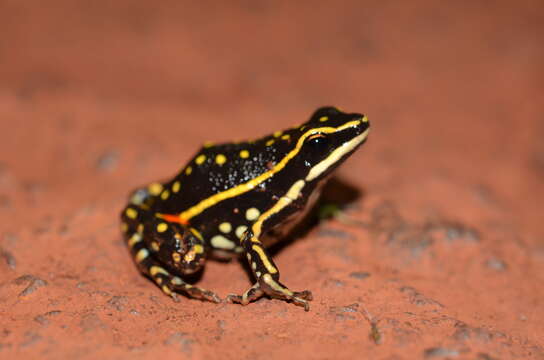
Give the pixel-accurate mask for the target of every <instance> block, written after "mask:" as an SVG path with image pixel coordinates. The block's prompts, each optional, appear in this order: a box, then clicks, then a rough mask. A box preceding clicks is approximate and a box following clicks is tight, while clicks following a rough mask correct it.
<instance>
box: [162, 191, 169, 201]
mask: <svg viewBox="0 0 544 360" xmlns="http://www.w3.org/2000/svg"><path fill="white" fill-rule="evenodd" d="M169 196H170V191H168V190H164V191H163V192H162V194H161V199H163V200H166V199H168V197H169Z"/></svg>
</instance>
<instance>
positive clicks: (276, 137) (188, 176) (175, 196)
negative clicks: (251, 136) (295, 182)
mask: <svg viewBox="0 0 544 360" xmlns="http://www.w3.org/2000/svg"><path fill="white" fill-rule="evenodd" d="M285 135H286V134H284V133H283V132H281V133H280V132H277V133H275V134H273V135H270V136H266V137H263V138H261V139H257V140H255V141H247V142H239V143H225V144H218V145H204V146H203V147H202V148H201V149H200V150H199V151H198V152H197V153H196V154H195V156H194V157H193V158H192V159H191V160H190V161H189V162H188V163H187V165H186V166H185V167H184V168H183V169H182V170H181V171H180V172H179V173H178V174H177V175H176V176H175V177H174V178H173V179H172V180H170V181H169V182H167V183H166V184H164V189H165V190H164V191H168V192H167V194H168V196H166V195H164V192H163V194H161V195H162V196H160V199H158V200H159V201H158V202H157V203H156V206H157V207H160V212H163V213H170V214H175V213H180V212H183V211H185V210H187V209H188V208H190V207H192V206H194V205H196V204H198V203H199V202H201V201H202V200H203V199H209V198H212V197H213V195H215V194H218V193H224V192H226V191H228V190H231V189H234V188H236V187H237V186H238V185H240V184H245V183H247V182H250V181H251V180H253V179H255V178H258V177H259V176H261V175H262V174H264V173H266V172H267V171H269V170H270V169H271V168H272V167H274V166H275V165H276V164H277V162H278V161H279V160H281V157H282V154H284V153H285V152H286V151H288V149H289V148H290V147H291V146H292V145H291V141H290V137H288V136H285ZM281 136H283V139H282V138H281ZM272 145H274V146H272ZM256 185H257V186H264V185H265V184H264V183H259V184H256ZM168 189H170V190H168Z"/></svg>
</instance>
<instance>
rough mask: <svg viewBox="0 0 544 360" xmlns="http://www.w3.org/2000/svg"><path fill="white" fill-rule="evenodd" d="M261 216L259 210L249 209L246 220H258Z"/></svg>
mask: <svg viewBox="0 0 544 360" xmlns="http://www.w3.org/2000/svg"><path fill="white" fill-rule="evenodd" d="M259 215H261V212H260V211H259V210H258V209H257V208H254V207H252V208H249V209H247V211H246V219H247V220H249V221H253V220H257V218H258V217H259Z"/></svg>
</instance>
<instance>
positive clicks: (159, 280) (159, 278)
mask: <svg viewBox="0 0 544 360" xmlns="http://www.w3.org/2000/svg"><path fill="white" fill-rule="evenodd" d="M155 282H156V283H157V284H159V285H160V284H162V278H161V277H158V278H155Z"/></svg>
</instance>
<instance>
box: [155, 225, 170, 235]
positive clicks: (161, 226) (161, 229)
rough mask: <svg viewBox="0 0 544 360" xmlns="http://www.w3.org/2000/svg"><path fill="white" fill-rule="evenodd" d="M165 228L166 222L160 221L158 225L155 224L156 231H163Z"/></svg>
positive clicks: (166, 228)
mask: <svg viewBox="0 0 544 360" xmlns="http://www.w3.org/2000/svg"><path fill="white" fill-rule="evenodd" d="M166 230H168V224H167V223H160V224H159V225H157V231H158V232H160V233H163V232H165V231H166Z"/></svg>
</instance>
